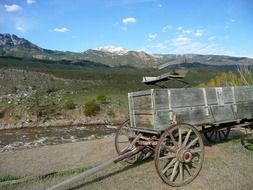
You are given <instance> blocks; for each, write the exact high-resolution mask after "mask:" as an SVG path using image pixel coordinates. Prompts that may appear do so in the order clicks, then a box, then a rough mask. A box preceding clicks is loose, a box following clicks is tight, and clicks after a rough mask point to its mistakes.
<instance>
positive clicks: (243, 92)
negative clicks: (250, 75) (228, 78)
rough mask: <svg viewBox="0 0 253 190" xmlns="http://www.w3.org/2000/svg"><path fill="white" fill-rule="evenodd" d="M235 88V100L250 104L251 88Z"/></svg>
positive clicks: (252, 91)
mask: <svg viewBox="0 0 253 190" xmlns="http://www.w3.org/2000/svg"><path fill="white" fill-rule="evenodd" d="M234 88H235V100H236V102H237V103H239V102H252V101H253V88H252V87H247V86H238V87H234Z"/></svg>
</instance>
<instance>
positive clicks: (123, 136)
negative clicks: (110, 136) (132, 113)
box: [114, 120, 139, 164]
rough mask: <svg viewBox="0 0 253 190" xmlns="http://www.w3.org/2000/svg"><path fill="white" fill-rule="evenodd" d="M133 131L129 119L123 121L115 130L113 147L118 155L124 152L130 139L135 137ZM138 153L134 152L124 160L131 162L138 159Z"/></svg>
mask: <svg viewBox="0 0 253 190" xmlns="http://www.w3.org/2000/svg"><path fill="white" fill-rule="evenodd" d="M135 136H136V135H135V133H134V131H133V130H132V129H131V127H130V120H127V121H125V122H124V123H123V124H122V125H121V126H120V127H119V128H118V129H117V131H116V135H115V141H114V145H115V149H116V152H117V153H118V154H119V155H120V154H122V153H124V152H125V151H126V150H127V149H128V148H129V145H130V144H131V142H132V140H133V139H134V137H135ZM138 157H139V154H135V155H133V156H132V157H130V158H128V159H126V162H128V163H130V164H133V163H135V162H136V161H137V160H138Z"/></svg>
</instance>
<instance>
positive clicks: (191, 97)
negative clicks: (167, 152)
mask: <svg viewBox="0 0 253 190" xmlns="http://www.w3.org/2000/svg"><path fill="white" fill-rule="evenodd" d="M130 95H131V98H129V101H131V102H130V103H129V105H130V106H129V112H130V113H131V115H130V118H131V120H132V121H131V124H132V126H134V127H138V128H146V129H152V130H157V131H161V130H164V129H166V128H168V127H169V126H170V125H171V122H172V116H173V115H176V120H177V122H184V123H189V124H192V125H199V124H207V123H225V122H230V121H234V120H237V119H246V118H253V87H217V88H205V89H203V88H187V89H159V90H149V91H143V92H141V91H140V92H136V93H135V92H134V93H130ZM131 116H132V117H131Z"/></svg>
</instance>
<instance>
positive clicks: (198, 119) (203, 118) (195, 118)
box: [173, 107, 212, 125]
mask: <svg viewBox="0 0 253 190" xmlns="http://www.w3.org/2000/svg"><path fill="white" fill-rule="evenodd" d="M173 111H174V112H175V114H176V116H177V122H183V123H189V124H192V125H197V124H203V123H211V122H212V117H211V115H206V110H205V108H204V107H188V108H177V109H175V110H173Z"/></svg>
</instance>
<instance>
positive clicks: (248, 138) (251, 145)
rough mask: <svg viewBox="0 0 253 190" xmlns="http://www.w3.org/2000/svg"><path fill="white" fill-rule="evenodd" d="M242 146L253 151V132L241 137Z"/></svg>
mask: <svg viewBox="0 0 253 190" xmlns="http://www.w3.org/2000/svg"><path fill="white" fill-rule="evenodd" d="M241 143H242V146H243V147H244V148H246V149H248V150H250V151H253V134H252V133H251V134H246V135H243V136H242V137H241Z"/></svg>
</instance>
